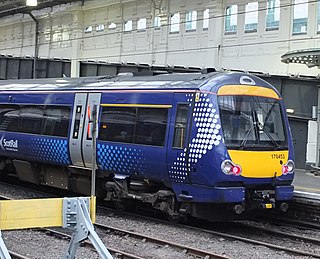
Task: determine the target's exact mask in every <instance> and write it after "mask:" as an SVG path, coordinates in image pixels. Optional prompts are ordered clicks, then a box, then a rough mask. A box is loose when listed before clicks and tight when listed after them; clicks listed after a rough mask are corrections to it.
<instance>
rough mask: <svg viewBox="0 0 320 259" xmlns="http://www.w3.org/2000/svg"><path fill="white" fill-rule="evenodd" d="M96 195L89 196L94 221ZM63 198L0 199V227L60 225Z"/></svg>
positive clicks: (6, 228)
mask: <svg viewBox="0 0 320 259" xmlns="http://www.w3.org/2000/svg"><path fill="white" fill-rule="evenodd" d="M95 213H96V197H95V196H91V197H90V217H91V220H92V222H95V218H96V217H95ZM62 225H63V198H46V199H28V200H9V201H0V229H1V230H13V229H25V228H37V227H62Z"/></svg>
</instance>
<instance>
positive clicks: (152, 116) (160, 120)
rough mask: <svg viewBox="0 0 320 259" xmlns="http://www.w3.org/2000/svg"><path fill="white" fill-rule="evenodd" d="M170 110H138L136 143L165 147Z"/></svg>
mask: <svg viewBox="0 0 320 259" xmlns="http://www.w3.org/2000/svg"><path fill="white" fill-rule="evenodd" d="M167 120H168V109H159V108H138V118H137V126H136V130H135V136H134V143H136V144H143V145H152V146H164V140H165V136H166V128H167Z"/></svg>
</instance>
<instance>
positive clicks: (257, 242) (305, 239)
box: [99, 207, 320, 258]
mask: <svg viewBox="0 0 320 259" xmlns="http://www.w3.org/2000/svg"><path fill="white" fill-rule="evenodd" d="M99 208H100V209H102V210H110V211H112V213H115V211H114V210H112V209H106V208H104V207H99ZM126 213H127V212H126ZM121 214H123V212H121ZM127 215H130V216H136V215H135V214H131V213H128V214H127ZM139 217H140V218H144V219H146V220H153V221H157V222H159V223H162V224H171V223H168V222H167V221H164V220H161V219H154V218H150V217H145V216H141V215H139ZM232 224H239V225H241V226H242V229H243V228H247V229H251V230H253V231H255V232H258V233H268V234H270V235H271V236H272V237H286V238H289V239H292V240H297V239H298V240H300V241H303V242H304V243H311V244H312V245H317V246H319V249H320V240H318V239H315V238H311V237H305V236H301V235H296V234H291V233H288V232H284V231H280V230H270V229H265V228H263V227H258V226H249V225H246V224H243V223H242V222H237V223H232ZM175 225H176V226H177V227H182V228H187V229H190V230H194V231H200V232H203V233H207V234H211V235H213V236H219V237H222V238H225V239H228V240H237V241H241V242H245V243H250V244H254V245H262V246H266V247H268V248H270V249H274V250H277V251H285V252H287V253H289V254H293V255H299V256H308V257H311V258H320V254H314V252H309V251H301V250H297V249H293V248H289V247H285V246H280V245H276V244H273V243H270V242H265V241H260V240H255V239H252V238H248V237H244V236H241V234H242V233H239V232H236V233H234V234H230V233H225V232H224V231H216V230H211V229H205V228H203V227H195V226H190V225H185V224H175ZM231 228H232V227H231ZM231 228H230V229H231ZM230 229H228V230H227V231H230Z"/></svg>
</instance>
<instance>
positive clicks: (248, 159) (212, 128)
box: [0, 72, 294, 220]
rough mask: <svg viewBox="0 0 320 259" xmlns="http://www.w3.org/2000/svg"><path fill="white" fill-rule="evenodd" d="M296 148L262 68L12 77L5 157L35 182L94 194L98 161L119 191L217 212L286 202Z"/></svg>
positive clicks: (104, 191)
mask: <svg viewBox="0 0 320 259" xmlns="http://www.w3.org/2000/svg"><path fill="white" fill-rule="evenodd" d="M94 106H95V107H98V109H97V138H96V147H93V136H92V128H93V123H95V121H93V120H92V110H93V107H94ZM94 148H95V151H96V161H93V160H92V153H93V150H94ZM293 160H294V158H293V145H292V139H291V133H290V128H289V124H288V119H287V117H286V110H285V107H284V104H283V101H282V98H281V96H280V94H279V93H278V92H277V90H276V89H275V88H274V87H272V86H271V85H270V84H268V83H267V82H265V81H263V80H261V79H259V78H257V77H255V76H252V75H250V74H245V73H228V72H212V73H208V74H201V73H197V74H165V75H156V76H134V75H119V76H114V77H112V76H110V77H109V76H108V77H101V78H75V79H72V78H69V79H66V78H62V79H37V80H14V81H1V82H0V169H1V170H2V172H3V173H14V174H16V175H17V177H18V178H19V179H21V180H24V181H28V182H32V183H35V184H40V185H49V186H55V187H58V188H62V189H70V190H73V191H75V192H80V193H85V194H88V193H90V180H91V167H92V166H93V164H94V163H95V162H96V164H97V168H98V169H97V170H96V171H97V181H96V182H97V193H98V196H100V197H103V198H104V199H106V200H108V201H113V202H114V203H116V204H118V205H123V204H125V203H126V202H127V203H128V202H129V203H130V201H132V200H139V201H142V202H145V203H149V204H151V205H152V206H153V207H154V208H156V209H158V210H160V211H162V212H164V213H167V214H168V215H169V216H170V217H172V218H178V217H181V216H184V215H190V216H194V217H197V218H204V219H208V220H215V219H216V218H217V208H219V210H220V209H221V210H220V211H233V212H234V213H231V214H241V213H242V212H243V211H250V210H253V209H257V208H280V209H281V210H283V211H286V210H287V208H288V204H287V202H288V201H289V200H290V199H292V197H293V186H292V185H291V183H292V181H293V175H294V162H293Z"/></svg>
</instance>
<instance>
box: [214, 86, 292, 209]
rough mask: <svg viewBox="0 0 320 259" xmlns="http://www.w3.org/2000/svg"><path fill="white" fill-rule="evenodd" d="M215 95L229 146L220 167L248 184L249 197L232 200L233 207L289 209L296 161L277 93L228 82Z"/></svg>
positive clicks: (244, 186) (286, 121) (245, 184)
mask: <svg viewBox="0 0 320 259" xmlns="http://www.w3.org/2000/svg"><path fill="white" fill-rule="evenodd" d="M217 95H218V96H217V98H218V105H219V113H220V120H221V126H222V130H223V138H224V144H225V147H226V150H227V152H226V154H225V157H224V158H223V161H222V162H221V171H222V172H223V173H224V174H225V175H227V176H230V177H232V179H233V181H235V182H237V183H241V185H242V186H243V188H244V189H245V201H244V202H242V203H239V204H234V207H233V210H234V212H235V213H236V214H241V213H242V212H243V211H250V210H253V209H257V208H261V209H272V208H279V209H280V210H282V211H284V212H285V211H286V210H287V209H288V203H287V202H288V201H289V200H291V199H292V197H293V186H292V185H291V183H292V181H293V173H294V167H295V166H294V162H293V148H292V141H291V134H290V129H289V125H288V120H287V117H286V114H285V108H284V106H283V103H282V100H281V98H280V96H279V94H278V93H277V92H276V91H275V90H274V89H272V88H267V87H258V86H248V85H226V86H222V87H221V88H220V89H219V90H218V92H217ZM235 178H237V179H238V180H234V179H235Z"/></svg>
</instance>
